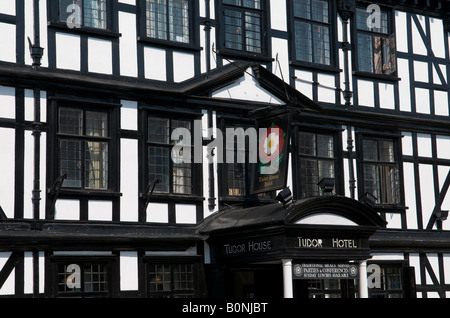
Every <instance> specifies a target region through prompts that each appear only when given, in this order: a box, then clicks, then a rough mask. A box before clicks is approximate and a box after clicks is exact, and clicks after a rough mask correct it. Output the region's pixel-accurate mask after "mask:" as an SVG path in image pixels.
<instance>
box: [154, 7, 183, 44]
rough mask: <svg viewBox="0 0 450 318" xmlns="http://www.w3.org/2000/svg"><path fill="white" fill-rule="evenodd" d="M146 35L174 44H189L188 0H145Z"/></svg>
mask: <svg viewBox="0 0 450 318" xmlns="http://www.w3.org/2000/svg"><path fill="white" fill-rule="evenodd" d="M145 12H146V14H145V20H146V35H147V37H149V38H154V39H160V40H170V41H174V42H181V43H190V42H191V31H190V30H191V24H192V21H191V15H192V14H191V12H192V8H191V1H190V0H145Z"/></svg>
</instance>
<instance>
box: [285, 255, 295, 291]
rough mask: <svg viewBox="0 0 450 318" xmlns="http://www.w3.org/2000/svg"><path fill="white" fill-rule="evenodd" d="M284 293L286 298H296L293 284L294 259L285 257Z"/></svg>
mask: <svg viewBox="0 0 450 318" xmlns="http://www.w3.org/2000/svg"><path fill="white" fill-rule="evenodd" d="M282 262H283V293H284V298H294V292H293V286H292V259H283V260H282Z"/></svg>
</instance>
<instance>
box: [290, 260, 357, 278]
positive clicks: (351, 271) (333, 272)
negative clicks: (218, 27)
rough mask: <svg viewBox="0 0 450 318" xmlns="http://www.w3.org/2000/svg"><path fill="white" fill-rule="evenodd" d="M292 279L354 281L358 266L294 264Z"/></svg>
mask: <svg viewBox="0 0 450 318" xmlns="http://www.w3.org/2000/svg"><path fill="white" fill-rule="evenodd" d="M292 272H293V273H292V274H293V275H292V278H293V279H355V278H358V273H359V270H358V266H357V265H356V264H353V263H320V262H316V263H296V264H294V265H293V266H292Z"/></svg>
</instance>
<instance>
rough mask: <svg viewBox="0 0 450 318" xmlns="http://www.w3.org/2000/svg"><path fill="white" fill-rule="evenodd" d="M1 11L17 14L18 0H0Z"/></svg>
mask: <svg viewBox="0 0 450 318" xmlns="http://www.w3.org/2000/svg"><path fill="white" fill-rule="evenodd" d="M0 13H2V14H9V15H16V0H2V1H0Z"/></svg>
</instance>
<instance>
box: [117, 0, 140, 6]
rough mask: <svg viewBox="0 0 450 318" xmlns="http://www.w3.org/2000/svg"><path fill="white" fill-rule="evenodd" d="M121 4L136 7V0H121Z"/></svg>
mask: <svg viewBox="0 0 450 318" xmlns="http://www.w3.org/2000/svg"><path fill="white" fill-rule="evenodd" d="M119 2H120V3H125V4H130V5H132V6H135V5H136V0H119Z"/></svg>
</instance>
